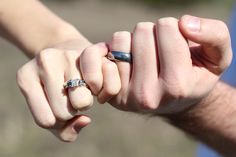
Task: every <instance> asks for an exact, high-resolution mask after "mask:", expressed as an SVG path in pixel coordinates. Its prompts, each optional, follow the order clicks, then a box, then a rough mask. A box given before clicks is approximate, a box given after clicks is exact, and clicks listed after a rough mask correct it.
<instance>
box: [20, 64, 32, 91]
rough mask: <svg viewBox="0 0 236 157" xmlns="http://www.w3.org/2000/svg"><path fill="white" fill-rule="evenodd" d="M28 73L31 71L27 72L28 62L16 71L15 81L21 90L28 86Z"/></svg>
mask: <svg viewBox="0 0 236 157" xmlns="http://www.w3.org/2000/svg"><path fill="white" fill-rule="evenodd" d="M29 74H31V73H30V72H29V69H28V63H27V64H25V65H24V66H23V67H21V68H20V69H19V70H18V71H17V73H16V81H17V84H18V86H19V88H20V89H21V90H24V91H25V90H26V89H27V87H29V83H30V81H29V78H30V77H29V76H30V75H29Z"/></svg>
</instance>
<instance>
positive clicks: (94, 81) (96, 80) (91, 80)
mask: <svg viewBox="0 0 236 157" xmlns="http://www.w3.org/2000/svg"><path fill="white" fill-rule="evenodd" d="M84 80H85V82H86V83H87V84H88V86H89V88H90V89H91V90H92V92H93V94H95V95H97V94H98V92H99V91H100V90H101V88H102V78H101V77H99V75H98V74H95V73H87V74H85V75H84Z"/></svg>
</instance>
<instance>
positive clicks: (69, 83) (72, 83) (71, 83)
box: [63, 79, 87, 89]
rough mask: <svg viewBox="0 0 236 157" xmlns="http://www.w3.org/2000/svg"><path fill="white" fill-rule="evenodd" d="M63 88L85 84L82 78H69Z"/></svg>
mask: <svg viewBox="0 0 236 157" xmlns="http://www.w3.org/2000/svg"><path fill="white" fill-rule="evenodd" d="M63 86H64V88H65V89H67V88H74V87H87V84H86V82H85V81H84V80H81V79H71V80H68V81H66V82H65V83H64V85H63Z"/></svg>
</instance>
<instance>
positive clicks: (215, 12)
mask: <svg viewBox="0 0 236 157" xmlns="http://www.w3.org/2000/svg"><path fill="white" fill-rule="evenodd" d="M45 4H46V5H47V6H48V7H49V8H51V9H52V10H53V11H54V12H56V13H57V14H58V15H60V16H61V17H63V18H64V19H65V20H67V21H69V22H71V23H72V24H74V25H75V26H76V27H77V28H78V29H79V30H80V31H81V32H82V33H83V34H84V35H85V36H86V37H88V39H90V40H91V41H93V42H99V41H104V40H108V39H110V37H111V35H112V34H113V32H115V31H120V30H128V31H131V30H132V29H133V27H134V25H135V24H136V23H137V22H140V21H156V20H157V19H158V18H160V17H166V16H174V17H180V16H181V15H183V14H194V15H198V16H203V17H211V18H219V19H222V20H224V21H228V17H229V13H230V10H229V8H228V7H227V6H226V5H224V4H223V3H221V4H202V5H198V6H189V7H183V8H150V7H147V6H141V5H136V4H133V3H125V2H119V1H118V2H116V1H112V2H109V1H99V0H80V1H76V0H74V1H72V2H60V3H59V2H55V1H46V2H45ZM26 61H27V59H26V57H24V56H23V55H22V54H21V53H20V51H19V50H18V49H17V48H15V47H13V46H12V45H10V44H8V43H7V42H6V41H4V40H0V72H1V74H0V89H1V90H0V125H1V129H0V139H1V143H0V156H1V157H16V156H17V157H65V156H67V157H72V156H80V157H121V156H127V157H128V156H129V157H144V156H145V157H192V156H194V154H195V147H196V142H195V141H193V140H192V139H191V138H189V137H187V136H185V134H183V133H182V132H180V131H178V130H177V129H175V128H173V127H171V126H169V125H167V124H165V123H164V122H163V121H162V120H161V119H159V118H148V117H145V116H140V115H135V114H131V113H124V112H121V111H118V110H115V109H113V108H112V107H110V106H109V105H108V104H105V105H99V104H95V105H94V107H93V108H92V109H91V110H90V111H89V112H88V114H90V115H91V116H92V119H93V123H92V124H91V125H90V126H89V127H87V128H86V129H84V130H83V131H82V132H81V134H80V138H79V140H78V141H76V142H75V143H72V144H68V143H62V142H60V141H58V140H57V139H56V138H55V137H54V136H53V135H51V133H49V132H47V131H45V130H43V129H40V128H39V127H37V126H36V125H35V124H34V122H33V120H32V118H31V115H30V113H29V111H28V108H27V105H26V103H25V100H24V99H23V97H22V96H21V94H20V92H19V90H18V89H17V85H16V83H15V82H16V81H15V73H16V71H17V69H18V68H19V67H20V66H21V65H23V64H24V63H25V62H26Z"/></svg>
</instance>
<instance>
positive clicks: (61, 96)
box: [17, 39, 93, 142]
mask: <svg viewBox="0 0 236 157" xmlns="http://www.w3.org/2000/svg"><path fill="white" fill-rule="evenodd" d="M89 45H90V43H89V42H87V41H85V40H80V39H78V40H71V41H67V42H63V43H59V44H56V45H54V46H53V47H52V48H47V49H45V50H42V51H41V52H40V53H39V54H38V55H36V57H35V58H34V59H32V60H31V61H30V62H28V63H27V64H25V65H24V66H23V67H22V68H21V69H19V71H18V73H17V83H18V84H19V87H20V89H21V91H22V93H23V94H24V96H25V98H26V100H27V103H28V105H29V108H30V110H31V112H32V114H33V117H34V119H35V122H36V123H37V124H38V125H39V126H40V127H43V128H46V129H49V130H51V131H52V132H53V133H54V134H55V135H56V136H57V137H59V138H60V139H61V140H63V141H68V142H69V141H74V140H75V139H76V138H77V135H78V133H79V131H80V130H81V129H82V128H83V127H85V126H86V125H88V124H89V123H90V121H91V120H90V118H89V117H87V116H86V115H81V112H80V111H84V110H86V109H88V108H89V107H90V106H91V105H92V104H93V97H92V94H91V92H90V90H89V89H87V88H86V87H77V88H70V89H68V90H65V89H64V88H63V84H64V82H65V81H68V80H70V79H77V78H78V79H81V75H80V72H79V70H78V64H79V62H78V58H79V56H80V54H81V52H82V51H83V49H84V48H86V47H87V46H89Z"/></svg>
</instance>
